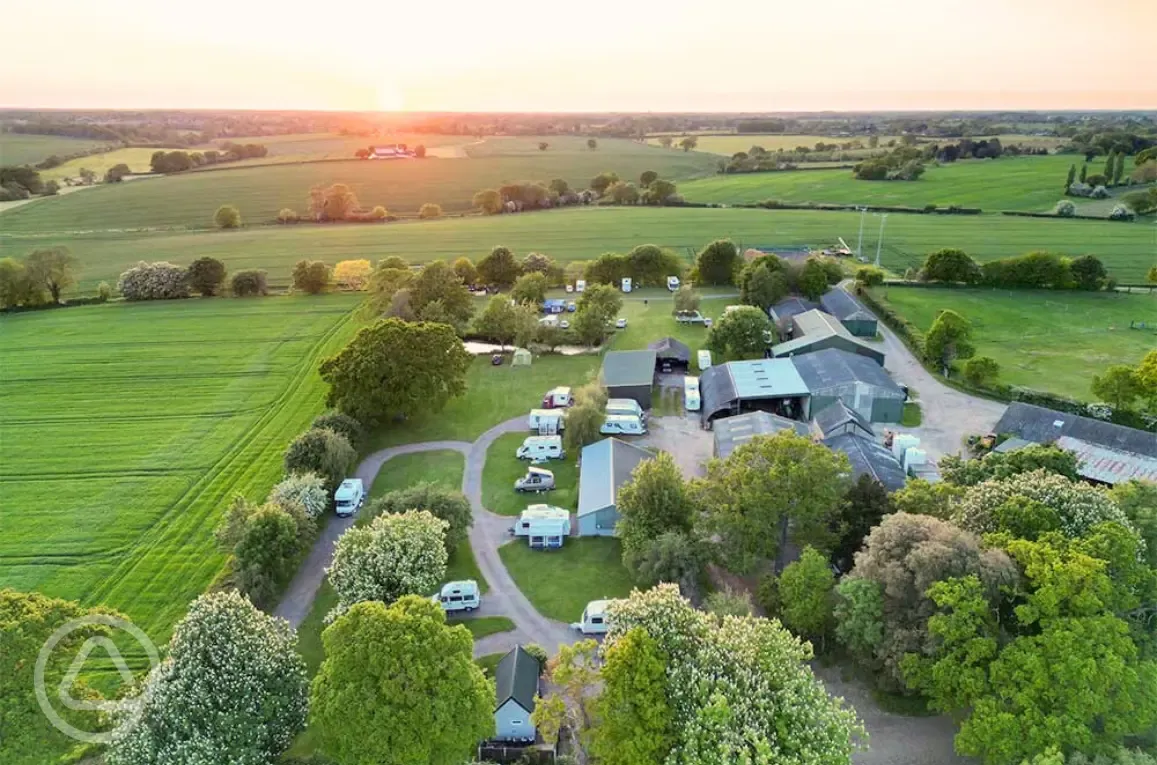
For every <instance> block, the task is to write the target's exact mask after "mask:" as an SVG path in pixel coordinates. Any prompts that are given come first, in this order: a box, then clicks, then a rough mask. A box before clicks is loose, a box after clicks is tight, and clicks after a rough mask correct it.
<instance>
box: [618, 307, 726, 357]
mask: <svg viewBox="0 0 1157 765" xmlns="http://www.w3.org/2000/svg"><path fill="white" fill-rule="evenodd" d="M643 294H649V293H643ZM710 294H711V292H710V291H708V292H706V294H705V295H704V296H703V300H702V301H701V302H700V304H699V312H700V313H701V314H703V315H704V316H707V317H710V318H712V319H716V320H718V319H719V317H720V316H722V315H723V309H724V308H726V307H727V306H729V305H732V304H735V303H738V302H739V298H738V297H732V298H712V297H710ZM674 310H675V299H674V297H673V295H672V293H670V292H666V291H663V292H658V291H656V292H655V293H654V294H653V296H652V297H649V298H647V299H646V302H645V303H644V302H643V301H642V300H637V299H633V300H625V301H623V308H622V310H621V311H619V316H622V317H624V318H626V320H627V327H626V329H620V330H616V331H615V336H614V340H613V341H612V344H611V348H613V349H614V350H617V351H630V350H635V349H639V348H646V347H647V345H649V344H650V343H653V342H654V341H656V340H659V339H661V338H664V337H673V338H675V339H676V340H678V341H680V342H681V343H684V344H685V345H686V346H687V347H688V348H690V349H691V362H692V364H694V362H695V351H697V350H699V349H700V348H702V347H703V346H704V344H705V343H706V342H707V332H708V330H707V328H706V327H704V326H703V325H702V324H680V323H679V322H677V321H675V316H674Z"/></svg>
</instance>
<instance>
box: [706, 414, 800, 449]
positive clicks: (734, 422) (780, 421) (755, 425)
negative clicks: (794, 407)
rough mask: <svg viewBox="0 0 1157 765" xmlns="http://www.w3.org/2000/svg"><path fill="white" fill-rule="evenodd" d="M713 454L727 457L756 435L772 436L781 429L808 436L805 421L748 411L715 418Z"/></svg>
mask: <svg viewBox="0 0 1157 765" xmlns="http://www.w3.org/2000/svg"><path fill="white" fill-rule="evenodd" d="M713 430H714V437H715V456H716V457H718V458H720V459H727V457H728V456H730V455H731V453H732V452H733V451H735V450H736V449H738V448H739V447H741V446H743V445H744V444H745V443H747V442H748V441H750V440H751V439H753V438H755V437H756V436H773V435H775V434H776V433H778V432H780V431H781V430H793V431H795V433H796V434H797V435H801V436H810V435H811V430H810V429H809V428H808V426H807V423H803V422H799V421H798V420H789V419H787V418H786V417H780V416H778V415H774V414H771V413H770V412H748V413H747V414H737V415H735V416H734V417H724V418H722V419H719V420H716V421H715V425H714V427H713Z"/></svg>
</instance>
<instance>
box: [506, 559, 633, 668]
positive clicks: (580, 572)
mask: <svg viewBox="0 0 1157 765" xmlns="http://www.w3.org/2000/svg"><path fill="white" fill-rule="evenodd" d="M498 554H499V555H500V556H501V557H502V562H503V563H504V564H505V565H506V569H507V570H508V571H509V572H510V575H511V576H512V577H513V578H514V582H515V584H517V585H518V589H520V590H521V591H522V594H523V595H525V596H526V597H527V598H528V599H529V600H530V602H531V603H532V604H533V605H534V607H535V609H536V610H537V611H538V612H539V613H540V614H542V615H543V616H548V617H550V618H551V619H557V620H558V621H560V622H567V623H568V624H569V623H570V622H575V621H578V619H579V617H581V616H582V613H583V609H584V608H586V605H587V603H589V602H590V601H592V600H599V599H601V598H623V597H626V596H627V595H629V594H630V592H631V579H630V576H629V575H628V574H627V570H626V569H625V568H623V563H622V557H623V553H622V546H621V545H620V544H619V540H617V539H614V538H611V537H570V538H568V539H567V540H566V544H565V545H564V546H563V548H562V549H561V550H549V551H547V550H532V549H530V547H529V546H527V544H526V541H525V540H521V539H516V540H514V541H512V542H508V543H506V544H505V545H503V546H502V547H500V548H498ZM544 648H547V650H551V649H553V648H554V646H544Z"/></svg>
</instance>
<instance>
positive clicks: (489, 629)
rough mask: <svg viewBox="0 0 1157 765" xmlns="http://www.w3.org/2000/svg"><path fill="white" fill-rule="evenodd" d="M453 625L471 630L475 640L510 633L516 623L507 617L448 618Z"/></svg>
mask: <svg viewBox="0 0 1157 765" xmlns="http://www.w3.org/2000/svg"><path fill="white" fill-rule="evenodd" d="M446 621H447V622H449V623H450V624H451V625H457V624H461V625H462V626H463V627H465V628H466V629H468V630H470V634H471V635H473V636H474V639H475V640H477V639H478V638H484V637H486V636H487V635H497V634H498V633H500V632H510V631H511V630H512V629H514V622H513V621H511V620H510V619H508V618H506V617H505V616H473V617H472V616H469V615H467V616H465V617H462V618H455V617H447V619H446Z"/></svg>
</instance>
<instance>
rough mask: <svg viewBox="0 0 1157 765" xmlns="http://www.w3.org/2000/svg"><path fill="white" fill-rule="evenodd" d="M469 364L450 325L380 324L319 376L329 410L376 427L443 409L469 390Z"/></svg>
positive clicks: (365, 332)
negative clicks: (325, 390) (326, 392)
mask: <svg viewBox="0 0 1157 765" xmlns="http://www.w3.org/2000/svg"><path fill="white" fill-rule="evenodd" d="M470 361H471V356H470V354H469V353H467V352H466V349H465V348H464V347H462V341H461V340H459V339H458V336H457V335H455V334H454V330H453V329H452V328H450V327H449V326H446V325H444V324H429V323H425V322H422V323H418V324H414V323H410V322H405V321H402V320H400V319H379V320H378V321H376V322H374V323H373V324H371V325H370V326H368V327H364V328H362V329H361V330H359V331H358V333H357V335H355V336H354V339H353V340H351V341H350V342H349V344H348V345H347V346H346V347H345V348H344V349H342V350H341V351H340V352H339V353H338V354H337V355H336V356H331V357H330V358H328V359H326V360H325V361H323V362H322V363H321V367H320V370H319V371H320V373H321V379H322V380H324V381H325V382H327V383H328V384H329V386H330V388H329V393H328V395H327V396H326V402H327V405H328V406H332V407H336V408H338V409H340V410H342V411H343V412H345V413H346V414H349V415H350V416H351V417H354V418H355V419H357V420H358V421H360V422H364V423H367V424H376V423H380V422H384V421H388V420H390V419H395V418H404V417H413V416H416V415H420V414H426V413H429V412H437V411H439V410H441V409H442V407H444V406H445V405H446V402H447V401H449V400H450V399H451V398H453V397H455V396H460V395H462V394H463V393H464V392H465V391H466V370H467V369H468V368H469V367H470Z"/></svg>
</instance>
